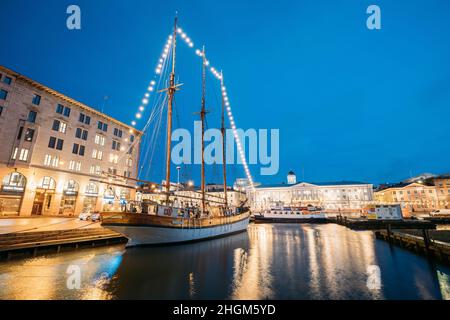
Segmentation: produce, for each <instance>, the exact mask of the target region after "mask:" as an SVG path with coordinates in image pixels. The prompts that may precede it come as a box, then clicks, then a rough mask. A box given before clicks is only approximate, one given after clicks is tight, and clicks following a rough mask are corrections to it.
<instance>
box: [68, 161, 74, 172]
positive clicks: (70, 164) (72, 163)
mask: <svg viewBox="0 0 450 320" xmlns="http://www.w3.org/2000/svg"><path fill="white" fill-rule="evenodd" d="M69 170H75V161H73V160H70V162H69Z"/></svg>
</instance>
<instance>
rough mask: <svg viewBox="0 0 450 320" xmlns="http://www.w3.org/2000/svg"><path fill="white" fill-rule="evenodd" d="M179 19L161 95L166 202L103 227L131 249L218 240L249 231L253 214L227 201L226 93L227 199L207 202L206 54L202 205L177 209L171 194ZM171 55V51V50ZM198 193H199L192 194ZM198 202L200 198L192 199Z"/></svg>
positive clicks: (111, 220)
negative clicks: (164, 107)
mask: <svg viewBox="0 0 450 320" xmlns="http://www.w3.org/2000/svg"><path fill="white" fill-rule="evenodd" d="M177 30H178V28H177V18H175V23H174V30H173V35H172V38H171V39H172V43H173V45H172V48H171V51H172V53H171V54H172V59H171V61H172V68H171V69H172V71H171V73H170V75H169V87H168V88H166V89H163V90H161V91H166V92H167V130H166V137H167V140H166V179H165V183H164V185H162V187H163V190H161V191H162V192H161V193H162V194H163V195H164V198H165V199H164V200H162V201H161V202H160V203H155V202H153V203H151V204H149V205H147V204H146V205H144V206H142V210H139V211H140V213H137V212H135V213H117V214H114V215H108V217H107V218H104V219H103V221H102V226H104V227H105V228H108V229H110V230H113V231H116V232H118V233H120V234H123V235H124V236H125V237H127V238H128V239H129V241H128V244H127V246H128V247H130V246H141V245H161V244H174V243H182V242H189V241H197V240H205V239H211V238H215V237H221V236H226V235H230V234H233V233H237V232H242V231H245V230H246V229H247V226H248V223H249V219H250V213H249V210H248V209H247V208H244V204H241V205H240V206H238V207H232V206H230V205H229V203H228V200H227V184H226V161H225V159H226V155H225V123H224V121H225V120H224V119H225V118H224V114H225V100H224V99H225V98H224V96H223V92H222V112H221V113H222V127H221V132H222V147H223V151H224V152H223V159H222V160H223V190H224V191H223V192H224V196H223V198H222V197H215V196H212V195H209V197H208V198H210V197H215V198H219V200H211V199H208V200H207V199H206V188H205V159H204V155H203V154H204V128H205V125H206V123H205V116H206V109H205V79H206V66H207V60H206V55H205V50H204V49H203V51H202V52H201V56H202V71H203V74H202V108H201V111H200V113H199V114H200V117H201V120H202V157H201V160H202V174H201V176H202V185H201V203H200V205H199V206H196V207H187V206H185V207H177V205H176V203H178V202H177V201H175V200H174V197H179V195H178V196H177V195H175V194H173V193H172V190H171V183H170V164H171V163H170V155H171V141H172V139H171V135H172V131H171V130H172V107H173V100H174V94H175V92H176V91H177V90H179V87H180V84H176V83H175V61H176V59H175V54H176V39H177ZM167 51H169V50H168V49H167ZM220 79H221V88H224V84H223V76H221V77H220ZM192 192H195V191H192ZM191 200H198V198H191Z"/></svg>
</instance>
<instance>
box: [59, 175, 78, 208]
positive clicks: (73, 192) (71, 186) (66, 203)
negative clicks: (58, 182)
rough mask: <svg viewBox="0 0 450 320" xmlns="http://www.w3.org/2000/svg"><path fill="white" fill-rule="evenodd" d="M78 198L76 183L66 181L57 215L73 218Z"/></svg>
mask: <svg viewBox="0 0 450 320" xmlns="http://www.w3.org/2000/svg"><path fill="white" fill-rule="evenodd" d="M77 197H78V183H77V182H76V181H75V180H69V181H67V183H66V185H65V186H64V190H63V195H62V198H61V205H60V207H59V214H61V215H66V216H73V215H74V213H75V204H76V202H77Z"/></svg>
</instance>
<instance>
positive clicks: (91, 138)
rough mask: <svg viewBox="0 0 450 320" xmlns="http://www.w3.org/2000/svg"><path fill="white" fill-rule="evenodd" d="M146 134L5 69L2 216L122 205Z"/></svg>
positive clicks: (1, 83)
mask: <svg viewBox="0 0 450 320" xmlns="http://www.w3.org/2000/svg"><path fill="white" fill-rule="evenodd" d="M141 134H142V133H141V132H139V131H137V130H136V129H134V128H133V127H130V126H128V125H126V124H124V123H122V122H120V121H118V120H116V119H113V118H111V117H109V116H107V115H106V114H103V113H100V112H98V111H96V110H95V109H93V108H91V107H89V106H87V105H85V104H83V103H80V102H78V101H76V100H74V99H72V98H69V97H67V96H65V95H63V94H61V93H59V92H57V91H55V90H53V89H51V88H48V87H46V86H44V85H42V84H40V83H38V82H36V81H34V80H32V79H30V78H28V77H25V76H23V75H20V74H18V73H16V72H14V71H12V70H9V69H7V68H5V67H2V66H0V141H1V147H0V182H1V185H0V216H5V215H11V216H14V215H20V216H29V215H64V216H70V215H77V214H78V213H79V212H81V211H82V210H83V209H87V208H89V209H90V210H95V211H103V210H106V211H108V210H117V209H119V208H120V206H121V205H123V204H124V202H126V201H127V200H130V199H132V198H133V197H134V193H135V182H134V180H132V179H133V178H136V176H137V168H138V160H139V159H138V157H139V140H140V136H141Z"/></svg>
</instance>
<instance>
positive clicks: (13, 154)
mask: <svg viewBox="0 0 450 320" xmlns="http://www.w3.org/2000/svg"><path fill="white" fill-rule="evenodd" d="M18 151H19V148H17V147H15V148H14V151H13V153H12V156H11V159H13V160H16V157H17V152H18Z"/></svg>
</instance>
